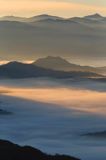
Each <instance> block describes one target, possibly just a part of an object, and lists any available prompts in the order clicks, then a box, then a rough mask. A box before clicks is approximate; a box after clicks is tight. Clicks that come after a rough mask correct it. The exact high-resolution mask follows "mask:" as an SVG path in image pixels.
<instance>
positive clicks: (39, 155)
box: [0, 140, 79, 160]
mask: <svg viewBox="0 0 106 160" xmlns="http://www.w3.org/2000/svg"><path fill="white" fill-rule="evenodd" d="M0 159H1V160H79V159H77V158H74V157H71V156H67V155H54V156H52V155H48V154H45V153H43V152H41V151H40V150H38V149H35V148H32V147H29V146H24V147H21V146H19V145H16V144H13V143H11V142H9V141H4V140H0Z"/></svg>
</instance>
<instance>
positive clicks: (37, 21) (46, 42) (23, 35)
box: [0, 14, 106, 65]
mask: <svg viewBox="0 0 106 160" xmlns="http://www.w3.org/2000/svg"><path fill="white" fill-rule="evenodd" d="M105 42H106V17H103V16H101V15H99V14H94V15H90V16H86V17H82V18H81V17H74V18H67V19H65V18H61V17H56V16H50V15H39V16H34V17H31V18H21V17H14V16H7V17H2V18H0V55H1V56H2V58H3V59H6V58H8V59H9V60H11V59H18V60H21V59H24V60H26V59H35V58H37V57H39V56H40V57H43V56H47V55H49V56H53V55H54V56H56V55H57V56H62V57H65V58H67V57H68V58H69V59H71V60H72V62H74V61H76V62H77V63H80V64H81V63H82V62H84V63H86V64H89V63H91V64H94V65H95V63H93V62H95V61H98V63H99V61H100V62H103V65H105V62H104V61H105V57H106V45H105Z"/></svg>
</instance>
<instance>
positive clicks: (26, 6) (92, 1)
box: [0, 0, 106, 17]
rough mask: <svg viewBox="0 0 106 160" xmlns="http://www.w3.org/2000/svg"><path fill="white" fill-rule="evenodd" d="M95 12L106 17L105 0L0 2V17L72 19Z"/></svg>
mask: <svg viewBox="0 0 106 160" xmlns="http://www.w3.org/2000/svg"><path fill="white" fill-rule="evenodd" d="M97 12H99V13H100V14H102V15H106V0H0V16H5V15H16V16H25V17H30V16H33V15H37V14H42V13H46V14H52V15H58V16H62V17H72V16H84V15H87V14H92V13H97Z"/></svg>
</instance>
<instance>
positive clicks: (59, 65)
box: [0, 57, 103, 78]
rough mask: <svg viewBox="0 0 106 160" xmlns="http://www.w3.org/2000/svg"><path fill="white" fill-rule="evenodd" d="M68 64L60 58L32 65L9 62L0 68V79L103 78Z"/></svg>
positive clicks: (40, 61)
mask: <svg viewBox="0 0 106 160" xmlns="http://www.w3.org/2000/svg"><path fill="white" fill-rule="evenodd" d="M85 68H88V69H84V67H81V66H78V65H75V64H70V63H69V62H67V61H66V60H64V59H62V58H60V57H47V58H44V59H38V60H37V61H36V62H33V63H32V64H25V63H21V62H16V61H14V62H9V63H7V64H4V65H1V66H0V78H31V77H51V78H92V77H95V78H97V77H103V76H102V75H101V74H99V73H96V72H94V70H93V69H92V68H90V67H85Z"/></svg>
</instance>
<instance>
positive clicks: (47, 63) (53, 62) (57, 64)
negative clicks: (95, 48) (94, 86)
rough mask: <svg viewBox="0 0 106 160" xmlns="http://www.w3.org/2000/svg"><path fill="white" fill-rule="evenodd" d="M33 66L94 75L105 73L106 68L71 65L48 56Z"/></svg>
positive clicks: (63, 60)
mask: <svg viewBox="0 0 106 160" xmlns="http://www.w3.org/2000/svg"><path fill="white" fill-rule="evenodd" d="M33 64H35V65H36V66H39V67H43V68H48V69H53V70H61V71H77V72H94V73H99V74H101V73H104V72H105V71H106V68H96V67H90V66H80V65H77V64H73V63H69V62H68V61H67V60H65V59H63V58H61V57H53V56H48V57H45V58H39V59H38V60H37V61H35V62H34V63H33Z"/></svg>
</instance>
